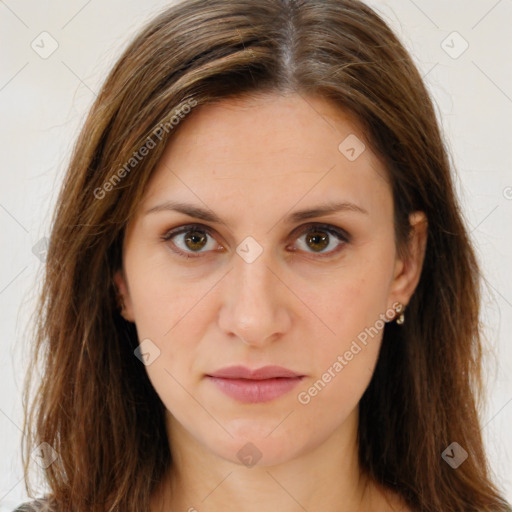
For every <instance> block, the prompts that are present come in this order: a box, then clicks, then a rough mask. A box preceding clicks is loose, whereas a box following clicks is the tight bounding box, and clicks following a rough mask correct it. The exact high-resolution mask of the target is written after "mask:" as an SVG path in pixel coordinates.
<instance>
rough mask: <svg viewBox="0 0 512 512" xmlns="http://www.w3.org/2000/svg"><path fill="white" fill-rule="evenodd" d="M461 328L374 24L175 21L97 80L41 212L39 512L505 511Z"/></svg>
mask: <svg viewBox="0 0 512 512" xmlns="http://www.w3.org/2000/svg"><path fill="white" fill-rule="evenodd" d="M478 315H479V281H478V265H477V262H476V259H475V255H474V252H473V249H472V247H471V245H470V242H469V238H468V234H467V230H466V228H465V226H464V224H463V222H462V220H461V215H460V212H459V206H458V203H457V200H456V197H455V194H454V187H453V183H452V178H451V175H450V168H449V161H448V157H447V154H446V150H445V147H444V145H443V141H442V139H441V137H440V132H439V127H438V124H437V120H436V117H435V114H434V111H433V108H432V103H431V100H430V99H429V97H428V94H427V92H426V90H425V87H424V85H423V83H422V80H421V78H420V76H419V74H418V71H417V70H416V68H415V67H414V65H413V63H412V61H411V59H410V57H409V56H408V54H407V53H406V51H405V50H404V48H403V47H402V46H401V44H400V43H399V42H398V40H397V39H396V37H395V36H394V35H393V34H392V32H391V31H390V29H389V28H388V27H387V26H386V24H385V23H384V22H383V21H382V20H381V19H380V18H379V17H378V16H377V15H376V14H375V13H374V12H373V11H372V10H371V9H370V8H368V7H367V6H365V5H364V4H362V3H360V2H356V1H348V0H346V1H345V0H342V1H339V0H316V1H314V0H311V1H296V2H292V1H286V0H262V1H259V2H253V1H249V0H233V1H230V2H225V1H223V0H213V1H211V2H207V3H205V2H203V1H201V0H188V1H185V2H182V3H181V4H179V5H174V6H172V7H171V8H169V9H168V10H167V11H166V12H164V13H163V14H162V15H160V16H159V17H158V18H156V19H155V20H153V21H152V22H151V23H150V24H149V25H148V26H147V27H146V28H145V29H144V30H143V31H142V32H141V34H140V35H139V36H138V37H137V38H136V39H135V40H134V41H133V43H132V44H131V45H130V47H129V48H128V49H127V50H126V51H125V53H124V55H123V56H122V57H121V58H120V60H119V61H118V63H117V64H116V65H115V67H114V69H113V70H112V72H111V74H110V76H109V77H108V79H107V81H106V82H105V84H104V86H103V88H102V91H101V92H100V94H99V96H98V98H97V100H96V102H95V104H94V106H93V108H92V110H91V112H90V114H89V117H88V119H87V121H86V123H85V126H84V128H83V131H82V133H81V135H80V137H79V140H78V142H77V145H76V148H75V151H74V155H73V158H72V161H71V163H70V166H69V170H68V173H67V176H66V179H65V183H64V185H63V188H62V191H61V195H60V198H59V201H58V206H57V209H56V213H55V217H54V219H53V231H52V234H51V239H50V246H49V250H48V255H47V273H46V280H45V286H44V292H43V296H42V297H41V306H40V310H39V319H40V323H39V337H38V340H37V344H36V346H35V351H34V364H35V363H37V361H38V358H43V362H44V366H45V370H46V372H45V379H44V380H43V382H41V384H40V387H39V390H38V393H37V396H36V397H35V399H34V400H33V401H32V402H31V404H30V408H29V409H28V410H27V412H26V427H27V436H25V439H26V441H27V442H26V445H25V447H24V448H25V450H24V455H25V461H26V463H25V468H26V480H27V486H28V487H27V489H29V492H30V487H29V481H28V467H29V463H30V461H31V460H33V459H34V458H35V457H34V454H37V455H38V456H39V465H40V466H42V467H43V468H44V471H45V477H46V479H47V482H48V484H49V486H50V490H51V492H50V494H49V495H48V496H46V497H45V499H43V500H41V501H38V502H33V503H32V508H34V509H42V508H41V507H48V509H51V510H58V511H61V510H73V511H82V510H83V511H86V510H87V511H98V512H99V511H102V512H103V511H123V512H125V511H137V512H139V511H146V510H149V511H151V512H157V511H162V512H163V511H171V510H172V511H174V510H188V511H189V512H192V511H196V510H197V511H199V512H201V511H217V510H231V509H237V510H243V511H244V512H252V511H256V510H258V511H261V510H265V511H267V510H268V511H272V510H286V511H296V510H297V511H298V510H308V511H315V510H323V511H333V512H334V511H337V512H340V511H342V512H349V511H360V510H372V511H379V512H385V511H386V512H387V511H411V512H412V511H425V512H426V511H440V510H443V511H445V510H446V511H447V510H450V511H461V512H462V511H476V510H478V511H481V512H490V511H493V512H498V511H500V512H501V511H505V510H510V508H509V505H508V504H507V503H506V502H505V500H504V499H503V498H502V497H501V496H500V493H499V490H498V489H497V488H496V487H495V486H494V485H493V483H492V481H491V480H490V476H489V471H488V469H487V461H486V457H485V454H484V450H483V445H482V439H481V435H480V425H479V423H478V417H477V403H478V402H477V399H478V392H479V391H480V386H481V383H480V355H481V347H480V339H479V327H478ZM30 384H31V383H30V379H29V380H28V381H27V388H26V389H27V391H26V393H27V399H28V395H29V393H28V389H29V387H30ZM448 399H449V406H448ZM31 495H33V494H31ZM20 510H22V509H20Z"/></svg>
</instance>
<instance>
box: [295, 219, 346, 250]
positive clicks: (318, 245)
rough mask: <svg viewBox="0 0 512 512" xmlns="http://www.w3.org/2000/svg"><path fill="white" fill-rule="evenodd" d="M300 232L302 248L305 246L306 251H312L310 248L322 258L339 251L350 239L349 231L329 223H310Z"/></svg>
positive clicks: (299, 239)
mask: <svg viewBox="0 0 512 512" xmlns="http://www.w3.org/2000/svg"><path fill="white" fill-rule="evenodd" d="M300 233H301V235H300V237H299V238H298V239H297V240H298V241H299V242H301V243H300V244H299V245H300V246H301V250H303V249H302V248H304V247H305V248H306V249H304V250H305V252H309V253H311V252H310V251H308V250H307V249H308V248H310V249H312V252H313V253H315V254H318V255H320V257H322V258H323V257H329V256H332V255H333V254H336V253H338V252H339V251H340V250H341V249H342V248H343V246H344V245H345V244H346V243H348V242H349V241H350V237H349V235H348V233H346V232H345V231H344V230H342V229H339V228H336V227H334V226H331V225H329V224H308V225H307V226H306V227H305V228H304V227H301V231H300ZM303 237H304V240H302V238H303ZM336 240H337V241H336ZM293 250H295V249H293Z"/></svg>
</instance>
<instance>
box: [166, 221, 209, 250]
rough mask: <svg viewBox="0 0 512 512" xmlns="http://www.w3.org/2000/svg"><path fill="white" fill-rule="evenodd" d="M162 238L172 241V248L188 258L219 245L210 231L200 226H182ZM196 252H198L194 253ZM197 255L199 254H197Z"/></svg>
mask: <svg viewBox="0 0 512 512" xmlns="http://www.w3.org/2000/svg"><path fill="white" fill-rule="evenodd" d="M162 240H164V241H166V242H168V241H170V242H171V249H172V250H173V251H174V252H176V253H177V254H179V255H180V256H184V257H186V258H190V257H192V258H194V257H197V256H199V255H200V254H201V253H204V252H208V251H209V250H213V249H215V248H217V247H218V244H217V243H215V241H214V239H213V238H212V237H211V235H210V233H209V231H208V230H207V229H204V228H200V227H198V226H194V225H189V226H182V227H180V228H178V229H175V230H171V231H168V232H167V233H166V234H165V235H164V236H163V237H162ZM194 253H196V254H194ZM196 255H197V256H196Z"/></svg>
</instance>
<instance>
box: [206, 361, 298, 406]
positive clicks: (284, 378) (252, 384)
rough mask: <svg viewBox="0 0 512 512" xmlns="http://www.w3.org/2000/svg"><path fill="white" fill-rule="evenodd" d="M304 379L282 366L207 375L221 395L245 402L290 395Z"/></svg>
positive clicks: (221, 371) (224, 371)
mask: <svg viewBox="0 0 512 512" xmlns="http://www.w3.org/2000/svg"><path fill="white" fill-rule="evenodd" d="M304 377H305V375H302V374H299V373H297V372H294V371H292V370H289V369H287V368H283V367H281V366H264V367H262V368H258V369H255V370H251V369H250V368H246V367H244V366H231V367H228V368H223V369H221V370H218V371H216V372H214V373H212V374H208V375H206V378H207V379H208V380H209V381H210V382H212V383H213V384H214V385H215V386H216V387H217V388H218V389H219V390H220V391H221V392H223V393H224V394H226V395H228V396H229V397H231V398H233V399H235V400H237V401H239V402H243V403H260V402H269V401H271V400H275V399H276V398H278V397H280V396H282V395H284V394H286V393H288V392H290V391H291V390H292V389H293V388H294V387H295V386H296V385H297V384H298V383H299V382H300V381H301V380H302V379H303V378H304Z"/></svg>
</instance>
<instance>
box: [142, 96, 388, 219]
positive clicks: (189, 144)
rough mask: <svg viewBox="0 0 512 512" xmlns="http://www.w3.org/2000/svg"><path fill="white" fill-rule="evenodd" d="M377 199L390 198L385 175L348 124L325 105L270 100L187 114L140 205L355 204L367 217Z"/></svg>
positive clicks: (311, 100)
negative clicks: (170, 202) (165, 202)
mask: <svg viewBox="0 0 512 512" xmlns="http://www.w3.org/2000/svg"><path fill="white" fill-rule="evenodd" d="M347 151H348V152H347ZM354 157H355V158H354ZM383 194H384V195H386V194H387V195H388V196H389V195H390V188H389V184H388V181H387V173H386V171H385V169H384V167H383V165H382V163H381V162H380V161H379V159H378V158H377V157H376V155H375V154H373V152H372V151H371V150H370V148H369V145H368V143H367V141H366V139H365V135H364V133H363V132H362V130H361V128H360V126H359V123H358V122H357V121H356V120H355V119H354V117H353V116H351V115H350V114H348V113H347V112H344V111H343V110H342V109H341V108H339V107H338V106H337V105H334V104H333V103H331V102H329V101H327V100H326V99H324V98H320V97H305V96H301V95H298V94H289V95H276V94H269V95H266V96H259V97H245V98H238V99H225V100H221V101H219V102H218V103H214V104H209V105H203V106H200V107H196V108H195V109H194V110H193V111H192V112H191V113H190V114H188V116H187V117H185V119H183V120H182V121H181V124H180V125H179V127H178V130H177V131H176V133H174V134H173V135H172V136H171V139H170V141H169V143H168V146H167V148H166V149H165V151H164V154H163V156H162V158H161V159H160V162H159V164H158V165H157V167H156V169H155V170H154V172H153V175H152V177H151V179H150V181H149V183H148V188H147V190H146V194H145V198H144V199H143V205H144V206H148V205H151V204H155V203H156V202H157V201H163V200H168V199H177V200H194V201H195V202H196V204H197V203H201V202H202V203H204V204H203V206H205V205H206V207H210V206H211V208H212V209H215V208H213V205H215V206H220V207H222V205H226V206H233V205H238V206H242V205H244V206H245V207H246V208H247V209H249V208H256V209H257V208H261V205H262V204H269V203H271V204H276V203H281V204H282V205H283V207H287V208H288V209H289V208H291V207H292V206H293V205H294V204H296V203H298V202H300V203H301V206H304V207H305V206H307V205H308V204H309V203H313V202H315V201H316V202H318V199H320V198H321V199H322V201H323V202H329V201H332V202H335V201H339V200H347V199H353V201H354V202H356V201H357V200H360V201H364V202H365V203H366V205H367V206H368V209H371V208H372V203H375V204H374V206H375V207H376V206H378V205H377V204H376V203H378V202H379V201H378V199H379V196H382V195H383ZM381 199H382V198H381ZM380 202H381V203H382V201H380ZM388 202H389V197H388ZM380 206H383V205H382V204H381V205H380ZM239 213H240V212H239ZM252 213H254V210H253V211H252ZM262 213H263V212H261V211H260V214H262Z"/></svg>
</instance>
